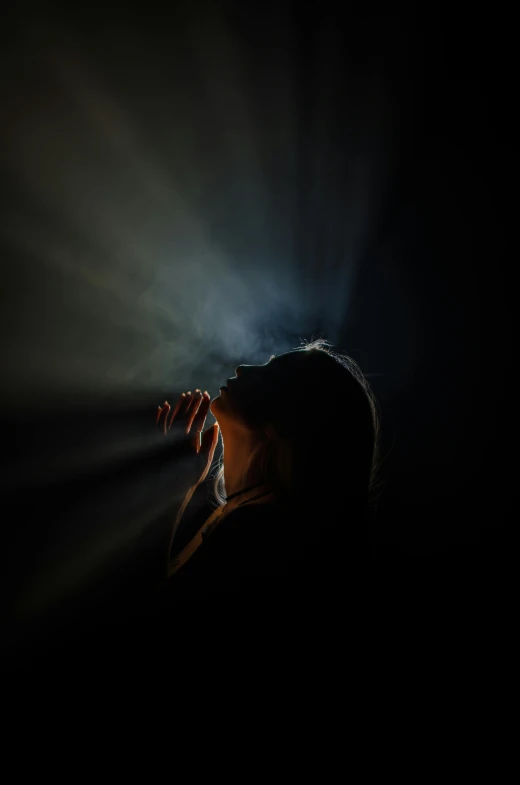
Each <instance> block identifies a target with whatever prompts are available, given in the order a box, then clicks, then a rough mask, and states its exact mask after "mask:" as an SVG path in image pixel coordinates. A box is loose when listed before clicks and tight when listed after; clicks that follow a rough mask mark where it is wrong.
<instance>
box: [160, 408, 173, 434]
mask: <svg viewBox="0 0 520 785" xmlns="http://www.w3.org/2000/svg"><path fill="white" fill-rule="evenodd" d="M162 409H163V410H162V412H161V417H160V418H159V420H160V421H161V422H162V423H163V428H164V433H166V428H167V425H168V416H169V414H170V409H171V406H170V404H169V403H168V401H165V402H164V404H163V407H162ZM163 414H164V420H163V419H162V417H163Z"/></svg>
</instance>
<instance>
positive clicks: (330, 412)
mask: <svg viewBox="0 0 520 785" xmlns="http://www.w3.org/2000/svg"><path fill="white" fill-rule="evenodd" d="M326 344H327V342H326V341H324V340H321V339H318V340H316V341H313V342H312V343H309V344H306V345H304V346H303V347H302V348H300V349H296V350H294V351H290V352H286V353H285V354H281V355H279V356H273V357H271V359H270V361H269V362H268V363H266V364H265V365H241V366H239V367H238V368H237V369H236V376H235V377H234V378H232V379H231V380H229V382H228V385H227V389H223V390H221V395H220V396H218V397H217V398H215V399H214V400H213V401H212V403H211V411H212V412H213V414H214V416H215V418H216V419H217V420H218V423H219V425H220V428H221V431H222V438H223V443H224V467H223V468H221V470H220V471H219V473H218V475H217V478H216V483H215V492H216V495H217V498H218V499H219V501H223V500H224V496H223V493H222V491H223V490H224V487H223V473H224V470H225V461H226V444H227V443H228V442H230V443H233V442H234V441H235V442H236V441H237V440H242V442H243V443H246V444H248V445H249V446H250V449H249V450H248V452H249V458H248V461H247V462H246V465H244V475H243V479H244V482H245V481H246V479H247V477H248V473H250V472H251V470H252V469H254V470H255V472H254V476H256V477H258V476H260V477H262V479H263V480H264V481H265V482H267V483H269V484H270V485H271V486H272V487H273V488H274V489H275V490H276V492H277V493H278V494H279V495H280V496H281V497H284V498H287V499H292V500H294V501H297V502H303V503H305V504H306V503H307V502H309V503H311V504H313V503H315V502H316V503H317V501H318V500H321V501H323V499H324V497H325V500H326V499H327V497H328V498H330V499H332V497H334V498H337V497H339V498H340V499H341V498H343V499H344V500H345V501H346V500H347V499H358V500H360V501H363V500H366V501H367V502H368V498H369V492H370V490H371V487H372V485H373V482H374V478H375V470H376V461H377V445H378V431H379V424H378V417H377V411H376V404H375V399H374V396H373V394H372V392H371V390H370V387H369V385H368V383H367V381H366V380H365V378H364V377H363V374H362V373H361V371H360V370H359V368H358V366H357V365H356V363H355V362H354V361H353V360H351V359H350V358H349V357H347V356H345V355H343V356H342V355H338V354H335V353H334V352H332V351H330V350H329V349H328V348H327V347H326ZM249 476H250V474H249Z"/></svg>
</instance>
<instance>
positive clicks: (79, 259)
mask: <svg viewBox="0 0 520 785" xmlns="http://www.w3.org/2000/svg"><path fill="white" fill-rule="evenodd" d="M508 27H509V25H508V21H507V19H503V20H502V19H499V18H495V19H493V20H490V19H489V18H486V19H484V18H480V17H479V16H478V15H475V14H473V15H472V16H471V18H468V17H467V16H466V17H464V18H457V17H454V16H450V17H444V16H441V15H440V13H439V14H437V15H436V13H433V12H432V14H430V15H429V16H428V17H427V18H422V17H420V16H408V15H407V16H403V17H402V18H399V17H397V16H394V15H393V16H384V15H382V16H368V15H366V16H363V15H361V14H359V13H358V14H356V15H354V14H347V15H341V13H340V12H339V11H338V12H333V11H327V9H326V8H322V7H319V8H313V10H312V11H309V12H308V13H303V12H302V11H300V10H298V11H297V10H295V9H294V8H292V7H290V6H280V7H278V10H276V11H274V10H273V11H268V10H266V9H264V10H262V11H261V10H260V9H257V10H252V9H251V8H249V7H248V8H247V10H243V11H239V10H238V5H237V6H235V5H228V6H226V5H222V6H219V8H218V9H216V8H215V7H211V6H207V7H206V6H203V5H201V4H199V5H196V4H192V3H189V4H188V3H187V4H182V3H181V4H177V5H175V6H174V7H172V8H171V9H170V10H169V11H168V12H167V13H166V15H165V14H164V12H163V14H162V15H157V16H156V15H152V14H151V13H150V14H149V15H146V14H143V13H137V12H136V13H132V12H130V11H127V10H125V11H124V12H122V11H121V12H117V13H115V12H114V13H111V12H108V11H105V12H103V13H98V14H93V13H85V14H80V13H75V14H74V15H72V14H67V13H62V14H58V13H53V14H50V13H49V14H47V15H45V16H43V15H41V14H40V15H38V14H36V15H35V14H30V13H26V14H19V15H17V16H16V17H14V16H12V17H11V18H10V19H9V20H8V23H7V25H6V27H5V30H4V41H3V46H2V92H3V98H2V108H3V113H2V114H3V121H2V147H1V159H0V160H1V167H2V194H1V195H2V207H3V209H2V271H3V274H4V282H3V285H2V295H1V296H2V310H1V318H2V333H1V339H2V350H3V381H2V394H1V397H2V417H3V429H4V435H5V438H4V442H3V443H4V456H3V457H4V461H5V465H4V470H3V480H4V489H5V493H4V502H3V515H2V519H3V540H4V544H5V551H4V566H5V573H6V574H7V576H8V586H9V589H8V593H7V597H8V606H9V618H10V619H11V620H13V625H12V630H13V631H12V634H11V632H10V633H9V635H8V636H7V637H8V640H9V642H10V643H11V644H13V646H15V648H16V647H17V646H18V647H19V646H22V647H23V646H25V645H27V646H28V645H29V644H28V641H32V640H33V638H34V636H35V635H36V636H40V638H41V637H42V636H43V637H45V635H47V637H48V638H49V637H50V638H52V635H53V634H54V633H53V632H52V630H53V629H54V628H53V627H52V624H53V623H54V622H52V623H51V621H50V620H51V619H55V618H59V619H61V621H60V622H59V624H62V625H67V624H69V623H71V622H70V620H71V619H77V618H80V616H81V612H82V609H83V610H84V608H85V607H87V606H88V607H90V606H93V607H94V608H96V607H97V606H98V604H99V602H101V603H105V602H108V601H109V597H110V596H111V595H112V594H114V595H115V594H116V593H117V590H118V587H121V586H123V585H126V583H125V581H127V579H128V578H129V576H131V575H132V569H133V567H131V566H130V565H134V566H135V563H136V560H138V559H139V554H140V553H143V551H142V548H143V547H147V546H146V543H148V538H149V537H150V536H151V535H150V531H151V530H152V529H153V527H154V526H155V525H156V523H154V522H156V519H157V517H158V516H159V515H160V514H162V513H164V510H163V509H162V508H161V500H160V498H159V497H158V494H159V495H160V492H161V488H159V489H158V488H157V476H156V475H154V474H153V472H152V471H151V469H150V468H149V466H148V463H147V456H148V455H149V449H150V447H151V445H152V444H153V439H154V436H153V434H152V433H151V432H150V433H149V432H148V430H147V429H148V428H149V427H150V428H151V426H152V423H153V419H154V413H155V407H156V405H157V404H158V403H160V402H162V401H163V400H164V399H165V397H167V398H168V399H169V400H170V401H171V400H174V399H175V397H176V396H178V395H179V393H180V392H181V391H182V390H187V389H194V388H195V387H201V388H202V389H208V390H209V391H210V392H211V393H212V395H215V394H216V392H217V389H218V387H219V386H220V384H222V383H223V382H224V380H225V379H226V378H227V376H229V375H231V372H232V371H233V369H234V368H235V367H236V365H238V364H240V363H242V362H246V363H257V362H266V361H267V360H268V359H269V356H270V354H271V353H279V352H282V351H287V350H288V349H290V348H293V347H296V346H298V345H299V343H300V339H301V338H306V339H311V338H312V337H318V336H319V337H323V338H326V339H327V340H329V341H330V342H331V343H332V345H333V348H334V349H336V350H338V351H344V352H347V353H349V354H350V355H351V356H352V357H353V358H354V359H356V360H357V361H358V362H359V364H360V366H361V368H362V370H363V371H364V372H365V373H367V375H368V376H369V380H370V382H371V384H372V387H373V389H374V392H375V394H376V396H377V399H378V401H379V405H380V409H381V422H382V429H383V430H382V446H381V455H382V465H381V473H380V477H381V489H380V496H379V502H378V508H377V516H376V519H375V521H374V523H373V527H372V532H371V547H372V551H371V567H370V570H371V571H370V580H371V581H372V583H373V585H376V586H381V587H384V590H383V589H382V595H383V594H384V593H385V592H386V591H387V590H388V588H389V587H390V588H391V587H392V586H396V585H400V586H401V587H408V591H409V593H410V595H412V594H413V593H414V591H415V588H414V587H416V586H417V585H418V582H420V585H421V587H422V588H423V589H424V588H425V587H426V586H429V588H430V592H431V593H432V594H433V595H435V592H436V591H437V590H438V591H439V592H440V591H442V590H443V587H444V588H445V586H446V585H449V586H450V591H451V589H453V587H455V586H456V587H458V589H459V590H461V591H462V590H463V591H464V592H466V594H465V596H466V597H467V598H468V602H471V601H472V600H473V601H474V602H477V599H475V598H477V597H478V598H480V599H479V600H478V602H480V601H481V599H482V597H483V596H485V595H486V591H487V590H488V588H489V587H491V586H494V588H495V594H494V595H493V596H494V598H495V599H494V602H495V601H496V602H497V604H500V603H501V602H502V598H503V594H504V593H505V592H506V591H507V588H506V585H507V579H508V577H507V576H508V575H509V574H510V569H511V568H510V559H509V557H508V556H507V554H508V550H509V549H508V542H507V537H506V526H507V523H508V522H509V520H510V517H511V511H510V507H511V501H510V500H511V497H512V495H513V492H514V485H515V478H514V474H513V465H514V464H513V455H514V454H515V453H516V449H515V447H516V445H515V444H514V441H513V437H512V433H511V431H512V419H514V416H513V412H514V406H515V391H514V385H513V383H512V367H513V363H512V358H513V351H514V350H513V347H512V325H511V313H512V311H511V301H512V296H511V295H512V287H511V284H510V282H509V281H508V279H507V271H508V267H509V266H511V265H512V264H513V261H514V260H513V259H512V258H511V256H512V255H511V253H510V251H509V244H508V238H507V226H508V214H509V213H510V212H511V208H510V207H508V204H509V203H510V197H509V179H510V177H509V170H510V166H511V163H510V162H511V160H512V143H511V138H510V132H509V117H510V109H509V106H510V103H511V102H512V91H511V85H510V77H509V74H510V72H511V59H512V55H511V44H510V42H509V40H508V35H509V32H508ZM210 422H213V419H211V418H210ZM210 422H208V424H210ZM313 459H317V460H319V459H320V458H319V456H312V457H310V462H309V473H310V474H311V475H312V460H313ZM131 461H134V463H133V464H132V466H133V468H132V471H131V473H129V472H130V470H128V471H127V469H126V468H125V467H126V466H127V463H128V462H131ZM141 461H142V466H141ZM140 466H141V468H139V467H140ZM161 487H164V486H161ZM152 539H153V537H152ZM447 576H449V578H448V577H447ZM497 587H498V588H497ZM121 591H124V590H123V589H121ZM487 596H490V595H487ZM94 614H95V610H94ZM10 630H11V627H10ZM31 645H32V644H31Z"/></svg>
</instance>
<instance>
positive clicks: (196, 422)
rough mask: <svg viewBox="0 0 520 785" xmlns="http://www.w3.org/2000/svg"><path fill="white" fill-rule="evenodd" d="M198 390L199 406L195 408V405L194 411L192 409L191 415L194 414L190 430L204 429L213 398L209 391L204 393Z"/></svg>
mask: <svg viewBox="0 0 520 785" xmlns="http://www.w3.org/2000/svg"><path fill="white" fill-rule="evenodd" d="M198 392H199V396H198V404H197V408H196V409H195V407H193V413H192V411H191V409H190V415H192V416H191V419H190V422H189V430H190V429H191V430H195V431H202V430H203V428H204V423H205V422H206V417H207V414H208V411H209V405H210V403H211V399H210V397H209V393H208V392H207V391H206V392H205V393H204V395H203V394H202V393H201V392H200V390H199V391H198Z"/></svg>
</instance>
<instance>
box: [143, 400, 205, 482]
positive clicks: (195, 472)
mask: <svg viewBox="0 0 520 785" xmlns="http://www.w3.org/2000/svg"><path fill="white" fill-rule="evenodd" d="M210 401H211V399H210V396H209V393H208V392H205V393H204V394H202V393H201V391H200V390H198V389H197V390H195V392H194V393H193V394H192V393H191V392H187V393H182V395H181V396H180V398H179V400H178V402H177V405H176V407H175V408H174V410H173V411H172V410H171V406H170V404H169V403H168V401H165V402H164V404H163V405H162V406H159V407H157V417H156V423H157V426H158V427H159V428H161V430H162V431H163V432H164V435H165V438H166V439H168V440H169V441H171V444H172V448H173V451H174V454H175V456H178V458H179V460H180V462H181V466H180V467H179V468H180V470H181V473H182V476H183V481H185V482H186V485H187V486H189V487H192V486H197V485H199V484H200V483H201V482H203V481H204V480H205V479H206V477H207V475H208V472H209V470H210V467H211V463H212V461H213V455H214V453H215V447H216V446H217V442H218V432H219V427H218V423H215V424H214V425H212V426H211V428H208V429H207V430H206V431H205V432H204V433H203V431H204V423H205V422H206V416H207V414H208V411H209V405H210Z"/></svg>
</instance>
